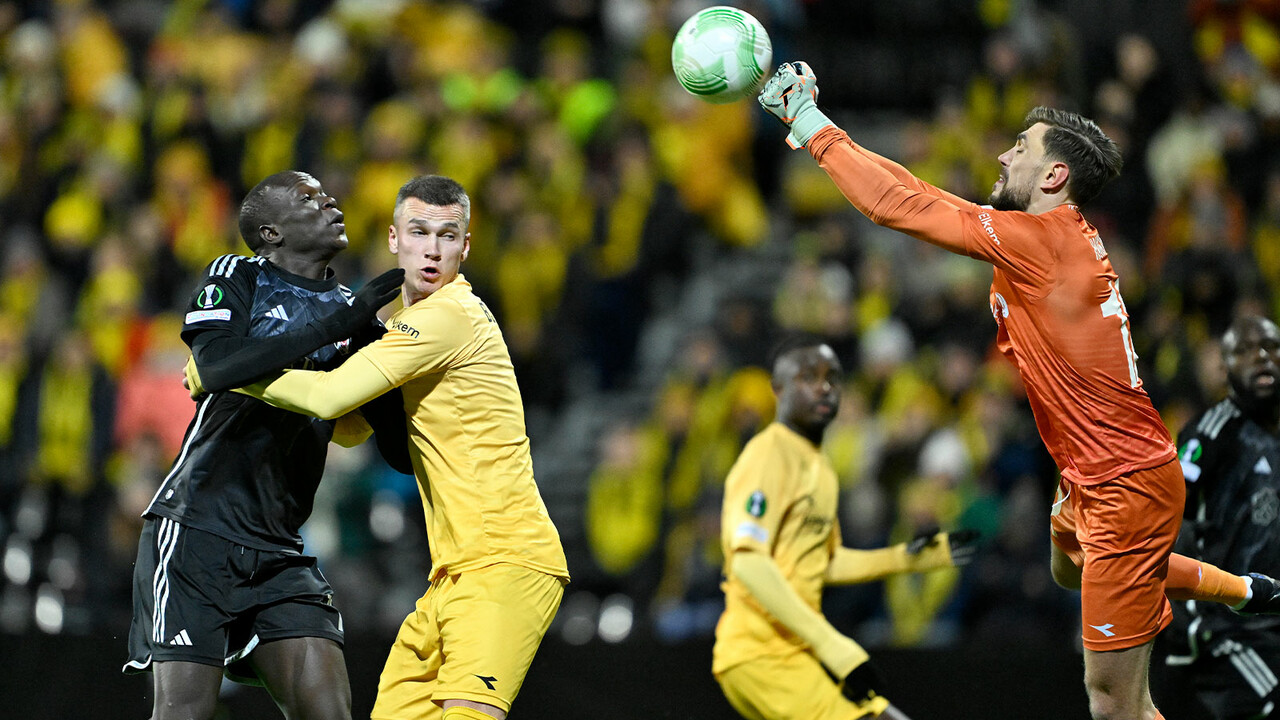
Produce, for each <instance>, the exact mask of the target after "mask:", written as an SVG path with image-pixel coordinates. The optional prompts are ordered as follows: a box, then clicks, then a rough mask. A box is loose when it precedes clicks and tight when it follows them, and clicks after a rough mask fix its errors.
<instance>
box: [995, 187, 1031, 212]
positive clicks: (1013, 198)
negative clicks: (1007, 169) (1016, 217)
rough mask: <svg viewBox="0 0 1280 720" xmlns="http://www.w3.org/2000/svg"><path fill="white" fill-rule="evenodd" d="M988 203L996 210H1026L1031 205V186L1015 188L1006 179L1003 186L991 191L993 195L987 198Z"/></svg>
mask: <svg viewBox="0 0 1280 720" xmlns="http://www.w3.org/2000/svg"><path fill="white" fill-rule="evenodd" d="M987 204H988V205H990V206H991V207H993V208H995V209H996V210H1017V211H1019V212H1026V210H1027V208H1028V207H1030V205H1031V188H1030V187H1022V188H1015V187H1012V186H1010V185H1009V182H1008V181H1007V180H1006V181H1005V184H1004V186H1003V187H1001V188H1000V189H999V190H998V191H996V192H993V193H991V196H990V197H988V198H987Z"/></svg>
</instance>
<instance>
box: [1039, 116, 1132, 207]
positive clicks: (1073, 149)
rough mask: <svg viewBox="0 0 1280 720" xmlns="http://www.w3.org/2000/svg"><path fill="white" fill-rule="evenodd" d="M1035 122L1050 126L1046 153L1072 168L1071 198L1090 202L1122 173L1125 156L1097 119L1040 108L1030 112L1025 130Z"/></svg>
mask: <svg viewBox="0 0 1280 720" xmlns="http://www.w3.org/2000/svg"><path fill="white" fill-rule="evenodd" d="M1036 123H1044V124H1045V125H1048V126H1049V129H1048V130H1047V131H1046V132H1045V134H1044V152H1045V156H1046V157H1048V158H1051V159H1054V160H1060V161H1062V162H1064V163H1066V164H1067V167H1069V168H1071V175H1070V177H1069V179H1068V180H1067V186H1068V188H1069V189H1070V191H1071V199H1072V200H1074V201H1076V202H1077V203H1080V204H1081V205H1083V204H1085V203H1087V202H1089V201H1090V200H1092V199H1094V198H1095V197H1097V196H1098V193H1100V192H1102V188H1103V187H1105V186H1106V184H1107V183H1109V182H1111V181H1112V180H1113V179H1115V177H1116V176H1117V175H1119V174H1120V168H1121V167H1122V166H1123V165H1124V158H1123V157H1121V155H1120V150H1119V148H1117V147H1116V144H1115V141H1113V140H1112V139H1111V138H1109V137H1107V135H1106V133H1104V132H1102V128H1100V127H1098V124H1097V123H1095V122H1094V121H1092V120H1090V119H1089V118H1087V117H1084V116H1083V115H1079V114H1077V113H1073V112H1068V111H1066V110H1058V109H1056V108H1049V107H1037V108H1033V109H1032V110H1031V112H1029V113H1027V117H1026V120H1025V123H1024V126H1023V129H1026V128H1029V127H1031V126H1032V125H1035V124H1036Z"/></svg>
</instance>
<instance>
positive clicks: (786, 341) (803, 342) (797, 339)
mask: <svg viewBox="0 0 1280 720" xmlns="http://www.w3.org/2000/svg"><path fill="white" fill-rule="evenodd" d="M830 344H831V343H830V342H828V341H827V339H826V338H824V337H822V336H821V335H815V334H813V333H808V332H793V333H788V334H787V335H784V336H783V337H782V339H780V340H778V341H777V342H776V343H774V344H773V347H772V348H771V349H770V350H769V374H770V375H773V373H774V372H775V371H777V369H778V361H779V360H781V359H782V358H783V357H785V356H787V355H789V354H790V353H792V352H794V351H796V350H804V349H805V348H812V347H818V346H819V345H830Z"/></svg>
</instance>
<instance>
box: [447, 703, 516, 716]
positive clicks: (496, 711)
mask: <svg viewBox="0 0 1280 720" xmlns="http://www.w3.org/2000/svg"><path fill="white" fill-rule="evenodd" d="M442 705H443V706H444V709H445V716H446V717H448V714H449V708H454V707H457V708H469V709H471V710H478V711H479V712H482V713H484V714H485V715H488V716H489V717H491V718H494V720H503V719H504V718H506V717H507V711H506V710H503V709H502V708H500V707H498V706H496V705H490V704H488V703H482V702H473V701H471V700H445V701H444V703H442Z"/></svg>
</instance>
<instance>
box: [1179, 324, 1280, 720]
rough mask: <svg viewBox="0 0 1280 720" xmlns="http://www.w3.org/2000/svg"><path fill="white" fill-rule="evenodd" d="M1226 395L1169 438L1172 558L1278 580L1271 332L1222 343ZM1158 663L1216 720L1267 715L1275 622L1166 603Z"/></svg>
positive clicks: (1273, 697)
mask: <svg viewBox="0 0 1280 720" xmlns="http://www.w3.org/2000/svg"><path fill="white" fill-rule="evenodd" d="M1222 356H1223V360H1224V362H1225V364H1226V369H1227V380H1228V383H1229V386H1230V391H1229V393H1228V396H1227V398H1226V399H1225V400H1223V401H1222V402H1220V403H1218V404H1217V405H1214V406H1213V407H1211V408H1209V409H1208V410H1206V411H1205V412H1203V413H1201V414H1200V415H1199V416H1197V417H1195V418H1193V419H1192V420H1191V422H1190V423H1188V424H1187V427H1186V428H1185V429H1183V431H1182V432H1180V433H1179V434H1178V443H1179V444H1178V456H1179V459H1180V460H1181V461H1182V471H1183V475H1184V476H1185V477H1186V480H1187V511H1186V521H1185V523H1184V525H1183V532H1182V535H1181V537H1180V538H1179V540H1178V548H1179V549H1178V552H1182V553H1185V554H1188V555H1191V556H1192V557H1196V558H1199V559H1200V560H1203V561H1205V562H1208V563H1212V564H1214V565H1217V566H1218V567H1220V568H1222V569H1223V570H1226V571H1228V572H1233V573H1246V572H1248V571H1249V570H1258V571H1261V572H1264V573H1267V574H1269V575H1273V576H1274V575H1276V574H1277V573H1280V525H1277V517H1278V515H1280V475H1278V474H1277V471H1280V385H1278V383H1280V329H1277V327H1276V325H1275V323H1273V322H1271V321H1270V320H1267V319H1265V318H1261V317H1256V316H1253V317H1243V318H1240V319H1237V320H1236V321H1235V322H1234V323H1232V325H1231V327H1230V328H1229V329H1228V330H1227V332H1226V334H1225V335H1223V338H1222ZM1174 612H1175V618H1176V620H1177V622H1175V627H1180V628H1183V631H1184V633H1185V637H1181V636H1177V637H1171V638H1170V639H1169V641H1170V646H1171V647H1170V654H1169V655H1168V656H1167V658H1166V663H1167V664H1169V665H1171V666H1186V669H1187V670H1188V671H1189V672H1190V676H1191V678H1192V684H1193V686H1194V689H1195V693H1196V695H1197V696H1198V697H1199V698H1200V701H1201V702H1202V703H1204V705H1205V706H1206V707H1207V708H1209V710H1210V711H1211V712H1212V713H1213V716H1214V717H1215V718H1218V720H1226V719H1228V718H1230V719H1232V720H1244V719H1245V718H1263V717H1269V716H1270V715H1271V713H1272V711H1273V710H1274V709H1275V707H1276V703H1277V697H1278V696H1280V694H1278V693H1277V692H1276V687H1277V684H1278V683H1277V679H1276V675H1277V673H1278V672H1280V618H1278V617H1276V616H1274V615H1255V616H1249V617H1241V616H1239V615H1236V614H1233V613H1232V612H1231V611H1230V610H1228V609H1227V608H1226V607H1224V606H1222V605H1218V604H1215V603H1196V602H1194V601H1188V602H1186V603H1175V604H1174Z"/></svg>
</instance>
